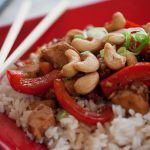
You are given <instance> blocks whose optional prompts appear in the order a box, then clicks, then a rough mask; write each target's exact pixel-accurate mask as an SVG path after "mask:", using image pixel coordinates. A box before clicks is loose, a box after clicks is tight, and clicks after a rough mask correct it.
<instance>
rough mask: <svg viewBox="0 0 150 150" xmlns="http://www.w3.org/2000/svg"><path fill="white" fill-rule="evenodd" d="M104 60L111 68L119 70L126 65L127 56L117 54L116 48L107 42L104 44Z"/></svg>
mask: <svg viewBox="0 0 150 150" xmlns="http://www.w3.org/2000/svg"><path fill="white" fill-rule="evenodd" d="M104 61H105V63H106V65H107V66H108V67H109V68H110V69H112V70H118V69H120V68H122V67H124V66H125V63H126V57H125V56H121V55H119V54H117V53H116V50H115V48H114V47H113V46H112V45H111V44H109V43H106V44H105V46H104Z"/></svg>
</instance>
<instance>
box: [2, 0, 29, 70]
mask: <svg viewBox="0 0 150 150" xmlns="http://www.w3.org/2000/svg"><path fill="white" fill-rule="evenodd" d="M30 7H31V0H25V1H23V2H22V4H21V7H20V9H19V11H18V14H17V16H16V18H15V21H14V22H13V24H12V26H11V27H10V30H9V32H8V34H7V37H6V39H5V41H4V43H3V45H2V48H1V51H0V68H1V67H2V65H3V63H4V62H5V60H6V58H7V56H8V54H9V52H10V50H11V48H12V46H13V44H14V42H15V40H16V38H17V36H18V34H19V32H20V30H21V28H22V26H23V23H24V21H25V18H26V16H27V14H28V12H29V9H30Z"/></svg>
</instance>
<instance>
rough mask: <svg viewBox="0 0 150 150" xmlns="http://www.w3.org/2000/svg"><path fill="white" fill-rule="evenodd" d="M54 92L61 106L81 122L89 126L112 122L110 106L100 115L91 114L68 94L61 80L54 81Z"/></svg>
mask: <svg viewBox="0 0 150 150" xmlns="http://www.w3.org/2000/svg"><path fill="white" fill-rule="evenodd" d="M54 91H55V94H56V97H57V100H58V102H59V104H60V105H61V106H62V107H63V108H64V109H65V110H66V111H67V112H69V113H70V114H72V115H73V116H74V117H76V118H77V119H78V120H79V121H81V122H83V123H85V124H89V125H96V124H97V123H98V122H100V123H105V122H107V121H110V120H112V118H113V112H112V108H111V107H110V106H105V107H104V108H103V109H102V112H101V113H100V114H98V113H94V112H90V111H88V110H86V109H84V108H82V107H80V106H79V105H78V104H77V103H76V102H75V100H74V99H73V98H72V97H71V96H70V95H69V94H68V92H67V91H66V89H65V86H64V83H63V81H62V80H61V79H56V80H55V81H54Z"/></svg>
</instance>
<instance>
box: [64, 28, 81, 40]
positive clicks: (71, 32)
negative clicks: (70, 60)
mask: <svg viewBox="0 0 150 150" xmlns="http://www.w3.org/2000/svg"><path fill="white" fill-rule="evenodd" d="M76 34H83V31H82V30H79V29H72V30H69V31H68V32H67V34H66V36H65V39H66V40H67V41H68V42H69V43H70V42H71V41H72V39H73V37H74V35H76Z"/></svg>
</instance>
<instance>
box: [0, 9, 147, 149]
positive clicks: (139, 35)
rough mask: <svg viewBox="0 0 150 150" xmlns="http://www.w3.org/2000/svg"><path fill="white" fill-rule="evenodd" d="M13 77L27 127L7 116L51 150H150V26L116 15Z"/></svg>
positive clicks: (24, 64) (76, 33) (52, 46)
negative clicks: (126, 149)
mask: <svg viewBox="0 0 150 150" xmlns="http://www.w3.org/2000/svg"><path fill="white" fill-rule="evenodd" d="M6 74H7V78H8V81H9V83H10V85H11V88H12V89H13V90H15V91H13V92H16V91H17V92H16V94H21V93H22V94H21V95H22V96H26V98H24V102H25V101H26V102H25V103H27V104H24V102H22V104H20V103H21V100H20V101H18V104H19V107H20V112H21V113H20V114H19V115H18V116H19V117H20V118H21V119H22V120H21V119H20V118H19V121H17V120H18V117H14V116H15V115H16V114H13V115H11V113H12V110H11V109H10V108H9V107H8V108H7V107H6V105H5V104H3V107H4V108H3V109H4V111H5V112H6V113H7V114H8V115H9V116H10V118H13V119H15V120H16V122H18V126H21V127H22V128H23V129H24V131H25V132H26V133H27V135H28V136H29V137H30V138H31V139H34V140H35V141H36V142H38V143H45V144H46V145H47V147H48V148H49V149H52V150H60V149H62V150H75V149H76V150H80V149H84V150H100V149H104V150H106V149H107V150H112V149H113V147H114V149H116V150H119V149H123V148H125V147H127V146H128V147H129V149H136V148H137V147H139V149H140V147H141V150H142V149H143V147H142V146H144V147H148V146H149V147H148V149H150V142H147V143H146V142H145V141H146V140H147V139H148V137H149V136H150V134H149V135H146V134H148V133H145V131H146V132H147V131H148V132H149V131H150V122H149V121H150V119H149V120H148V119H146V117H145V116H148V114H149V113H150V111H149V110H150V109H149V108H150V23H147V24H145V25H138V24H136V23H133V22H131V21H128V20H127V19H126V18H125V17H124V16H123V14H122V13H120V12H116V13H114V14H113V16H112V20H111V21H110V22H107V23H105V25H104V26H103V27H94V26H88V27H87V28H85V29H84V30H80V29H72V30H70V31H68V32H67V33H66V35H65V36H64V37H63V38H61V39H53V40H52V41H50V42H49V43H48V44H44V45H43V46H41V47H38V48H37V50H36V51H35V52H34V53H31V54H30V56H29V58H28V59H27V60H18V61H17V62H16V63H15V66H13V67H12V69H9V70H7V73H6ZM18 97H20V96H18ZM16 99H17V97H16ZM20 99H22V98H20ZM25 99H26V100H25ZM15 101H16V100H12V102H11V103H12V104H10V103H9V105H10V107H14V105H15V104H14V103H15ZM0 102H1V100H0ZM1 103H2V102H1ZM7 105H8V104H7ZM16 105H17V104H16ZM22 107H23V108H22ZM13 109H16V108H15V107H14V108H13ZM18 109H19V108H18ZM10 110H11V111H10ZM149 116H150V114H149ZM23 117H25V118H26V119H25V120H24V118H23ZM16 118H17V119H16ZM149 118H150V117H149ZM136 119H137V120H136ZM138 119H139V120H138ZM140 119H141V120H140ZM22 121H24V123H22ZM141 121H143V122H142V123H141ZM145 127H147V128H148V129H149V130H146V129H145ZM130 128H131V129H130ZM144 129H145V130H144ZM130 130H131V131H130ZM131 132H134V133H131ZM138 133H139V134H138ZM137 135H138V138H139V139H140V144H135V138H137ZM93 141H94V142H95V143H94V142H93ZM147 141H148V140H147ZM144 142H145V143H144ZM145 145H146V146H145Z"/></svg>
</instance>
